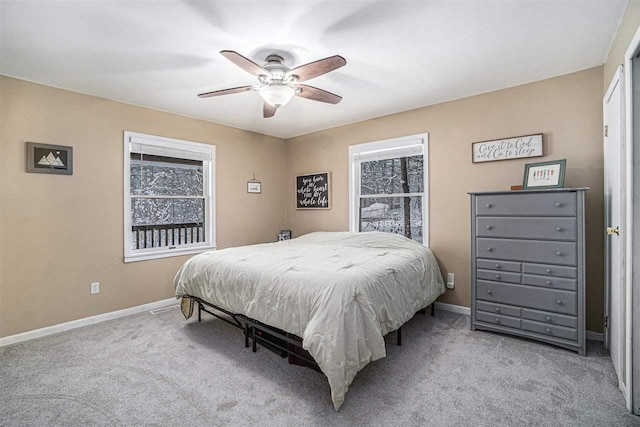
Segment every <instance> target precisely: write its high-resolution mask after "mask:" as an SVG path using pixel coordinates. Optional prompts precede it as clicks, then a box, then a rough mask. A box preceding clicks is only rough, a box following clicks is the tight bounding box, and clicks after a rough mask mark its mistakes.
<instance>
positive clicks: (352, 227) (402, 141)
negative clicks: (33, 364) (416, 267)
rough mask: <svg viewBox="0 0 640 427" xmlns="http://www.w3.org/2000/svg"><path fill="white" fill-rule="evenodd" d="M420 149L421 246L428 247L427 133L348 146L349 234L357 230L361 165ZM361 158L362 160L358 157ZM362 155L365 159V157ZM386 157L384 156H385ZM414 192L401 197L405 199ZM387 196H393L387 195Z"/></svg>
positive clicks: (358, 226) (358, 223) (358, 229)
mask: <svg viewBox="0 0 640 427" xmlns="http://www.w3.org/2000/svg"><path fill="white" fill-rule="evenodd" d="M414 147H415V148H416V149H418V148H420V149H421V150H422V152H421V153H415V154H413V155H419V154H422V160H423V174H424V176H423V177H422V179H423V183H424V188H423V194H422V244H423V245H425V246H429V195H430V191H429V134H428V133H422V134H417V135H410V136H403V137H398V138H392V139H385V140H381V141H373V142H366V143H363V144H356V145H350V146H349V231H352V232H359V231H360V197H361V196H362V195H361V188H362V187H361V164H362V162H363V161H365V162H366V161H370V160H372V157H373V156H376V157H378V158H379V159H380V160H382V159H392V158H395V157H404V156H399V154H402V153H403V152H407V151H408V150H409V149H411V148H414ZM360 156H362V157H360ZM366 156H369V158H367V157H366ZM387 156H388V157H387ZM411 194H414V193H407V195H404V194H403V195H402V196H403V197H407V196H409V195H411ZM389 197H393V195H390V196H389Z"/></svg>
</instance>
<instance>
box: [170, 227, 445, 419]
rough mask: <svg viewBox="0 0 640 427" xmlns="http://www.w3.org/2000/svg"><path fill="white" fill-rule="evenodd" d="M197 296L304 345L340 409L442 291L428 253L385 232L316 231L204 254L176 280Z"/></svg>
mask: <svg viewBox="0 0 640 427" xmlns="http://www.w3.org/2000/svg"><path fill="white" fill-rule="evenodd" d="M174 284H175V287H176V297H177V298H179V297H182V296H183V295H191V296H195V297H199V298H201V299H203V300H205V301H207V302H210V303H212V304H214V305H217V306H219V307H222V308H225V309H227V310H230V311H232V312H234V313H238V314H243V315H245V316H248V317H250V318H253V319H255V320H258V321H260V322H263V323H266V324H268V325H271V326H274V327H276V328H279V329H282V330H284V331H287V332H289V333H292V334H295V335H297V336H299V337H302V339H303V340H302V346H303V348H304V349H305V350H307V351H308V352H309V353H310V354H311V355H312V356H313V358H314V359H315V361H316V362H317V363H318V365H319V366H320V369H321V370H322V372H324V374H325V375H326V376H327V378H328V380H329V385H330V387H331V398H332V400H333V404H334V406H335V409H336V410H338V409H339V408H340V406H342V403H343V402H344V397H345V393H346V392H347V390H348V388H349V385H350V384H351V382H352V381H353V378H354V377H355V375H356V373H357V372H358V371H359V370H360V369H362V368H363V367H364V366H366V365H367V363H369V362H371V361H373V360H377V359H380V358H382V357H384V356H385V355H386V352H385V344H384V340H383V336H384V335H386V334H387V333H388V332H390V331H394V330H396V329H398V328H399V327H400V326H402V324H404V323H405V322H406V321H407V320H409V319H410V318H411V317H412V316H413V315H414V314H415V313H416V311H418V310H420V309H422V308H424V307H426V306H428V305H429V304H430V303H431V302H433V301H435V299H436V298H437V297H438V296H439V295H440V294H442V293H444V290H445V287H444V282H443V280H442V275H441V273H440V269H439V268H438V264H437V263H436V260H435V257H434V256H433V253H432V252H431V250H430V249H429V248H427V247H425V246H423V245H421V244H419V243H416V242H414V241H412V240H410V239H407V238H405V237H402V236H398V235H394V234H387V233H378V232H372V233H348V232H316V233H310V234H307V235H304V236H301V237H298V238H296V239H292V240H287V241H283V242H277V243H265V244H261V245H254V246H244V247H237V248H229V249H223V250H218V251H210V252H205V253H202V254H200V255H197V256H194V257H193V258H191V259H189V260H188V261H187V262H186V263H185V264H184V265H183V266H182V268H181V269H180V270H179V271H178V273H177V275H176V277H175V279H174Z"/></svg>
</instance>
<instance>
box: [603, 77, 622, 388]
mask: <svg viewBox="0 0 640 427" xmlns="http://www.w3.org/2000/svg"><path fill="white" fill-rule="evenodd" d="M622 81H623V80H622V67H620V68H619V69H618V72H616V75H615V77H614V78H613V81H612V82H611V85H610V86H609V90H608V91H607V94H606V95H605V98H604V111H603V115H604V125H605V128H604V205H605V226H606V227H607V236H606V240H605V272H606V277H605V279H606V280H605V282H606V283H605V286H606V290H608V292H605V293H606V294H607V295H608V298H607V300H608V301H607V303H606V307H605V310H606V313H605V314H606V315H608V319H609V328H608V330H607V328H606V327H605V336H606V338H608V341H607V340H606V339H605V343H606V344H608V348H609V353H610V355H611V360H612V361H613V366H614V368H615V371H616V374H617V376H618V381H619V384H620V387H621V388H624V385H625V384H624V380H625V378H626V372H625V363H624V361H623V357H624V354H625V348H624V346H625V330H624V328H625V322H624V311H623V309H624V304H623V301H624V297H625V295H624V280H623V279H624V277H623V274H624V269H623V256H624V252H623V246H622V243H623V242H622V238H621V236H620V233H621V231H622V230H621V227H622V226H623V223H622V220H623V217H622V215H623V205H622V203H623V188H622V185H623V176H624V175H623V170H622V167H623V163H622V156H623V153H624V145H623V144H624V141H623V137H622V131H623V126H622V124H623V121H622V120H623V107H622V102H623V98H622Z"/></svg>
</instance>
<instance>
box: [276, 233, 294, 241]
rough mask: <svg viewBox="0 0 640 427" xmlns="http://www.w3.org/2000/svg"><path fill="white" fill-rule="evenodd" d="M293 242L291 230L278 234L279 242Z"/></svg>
mask: <svg viewBox="0 0 640 427" xmlns="http://www.w3.org/2000/svg"><path fill="white" fill-rule="evenodd" d="M283 240H291V230H282V231H280V233H279V234H278V241H283Z"/></svg>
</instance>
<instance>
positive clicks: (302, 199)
mask: <svg viewBox="0 0 640 427" xmlns="http://www.w3.org/2000/svg"><path fill="white" fill-rule="evenodd" d="M330 208H331V206H330V199H329V172H319V173H311V174H306V175H298V176H296V209H330Z"/></svg>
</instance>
